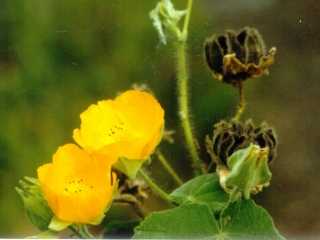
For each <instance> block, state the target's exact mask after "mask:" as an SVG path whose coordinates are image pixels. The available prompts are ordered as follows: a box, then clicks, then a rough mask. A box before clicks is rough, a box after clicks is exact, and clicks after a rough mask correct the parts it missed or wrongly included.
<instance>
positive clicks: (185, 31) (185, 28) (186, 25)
mask: <svg viewBox="0 0 320 240" xmlns="http://www.w3.org/2000/svg"><path fill="white" fill-rule="evenodd" d="M192 6H193V0H188V6H187V11H188V12H187V15H186V18H185V20H184V26H183V30H182V34H183V36H184V38H185V40H187V38H188V28H189V23H190V17H191V12H192Z"/></svg>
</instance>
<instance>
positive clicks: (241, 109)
mask: <svg viewBox="0 0 320 240" xmlns="http://www.w3.org/2000/svg"><path fill="white" fill-rule="evenodd" d="M238 89H239V98H240V99H239V105H238V110H237V112H236V115H235V116H234V118H233V119H234V120H236V121H239V120H240V118H241V116H242V113H243V112H244V110H245V109H246V103H245V98H244V92H243V84H242V83H239V85H238Z"/></svg>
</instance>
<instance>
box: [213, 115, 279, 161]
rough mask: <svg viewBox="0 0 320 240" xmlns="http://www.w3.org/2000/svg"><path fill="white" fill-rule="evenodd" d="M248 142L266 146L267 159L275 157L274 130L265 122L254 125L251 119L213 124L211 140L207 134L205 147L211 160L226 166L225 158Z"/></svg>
mask: <svg viewBox="0 0 320 240" xmlns="http://www.w3.org/2000/svg"><path fill="white" fill-rule="evenodd" d="M250 144H256V145H259V146H260V147H261V148H268V149H269V153H268V160H269V162H271V161H272V160H273V159H274V158H275V157H276V152H277V138H276V134H275V131H274V130H273V128H271V127H270V126H269V125H268V124H267V123H262V124H261V125H260V126H258V127H256V126H255V125H254V124H253V122H252V120H247V121H246V122H244V123H242V122H239V121H235V120H231V121H221V122H219V123H217V124H215V125H214V129H213V137H212V140H211V139H210V138H209V137H208V136H207V149H208V152H209V154H210V155H211V157H212V158H213V159H212V160H213V161H214V162H216V163H217V164H218V165H224V166H227V159H228V158H229V157H230V156H231V155H232V154H233V153H234V152H236V151H237V150H240V149H244V148H247V147H248V146H249V145H250Z"/></svg>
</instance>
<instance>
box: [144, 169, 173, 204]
mask: <svg viewBox="0 0 320 240" xmlns="http://www.w3.org/2000/svg"><path fill="white" fill-rule="evenodd" d="M139 173H140V175H141V177H142V178H143V179H144V180H145V181H146V183H147V184H148V185H149V187H150V188H151V189H152V191H153V192H154V193H155V194H157V195H158V196H159V197H160V198H162V199H163V200H165V201H166V202H168V203H171V199H170V196H169V194H167V193H166V192H165V191H164V190H162V188H161V187H159V186H158V185H157V184H156V183H155V182H154V181H153V180H152V179H151V178H150V177H149V176H148V174H146V173H145V172H144V171H143V170H142V169H140V170H139Z"/></svg>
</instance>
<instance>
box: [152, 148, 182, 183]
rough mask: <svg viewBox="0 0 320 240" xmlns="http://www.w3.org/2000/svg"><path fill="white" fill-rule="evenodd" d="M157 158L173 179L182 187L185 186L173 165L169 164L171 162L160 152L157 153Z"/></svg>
mask: <svg viewBox="0 0 320 240" xmlns="http://www.w3.org/2000/svg"><path fill="white" fill-rule="evenodd" d="M156 154H157V157H158V159H159V161H160V163H161V164H162V166H163V167H164V168H165V169H166V170H167V172H168V173H169V174H170V175H171V176H172V178H173V179H174V181H175V182H176V183H177V184H178V185H179V186H181V185H182V184H183V181H182V180H181V178H180V177H179V176H178V174H177V173H176V172H175V170H174V169H173V168H172V167H171V165H170V164H169V162H168V161H167V159H166V158H165V156H164V155H163V154H162V153H161V152H160V151H157V152H156Z"/></svg>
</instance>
